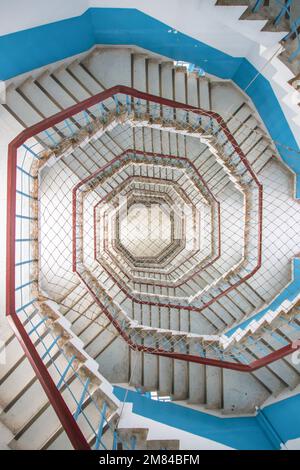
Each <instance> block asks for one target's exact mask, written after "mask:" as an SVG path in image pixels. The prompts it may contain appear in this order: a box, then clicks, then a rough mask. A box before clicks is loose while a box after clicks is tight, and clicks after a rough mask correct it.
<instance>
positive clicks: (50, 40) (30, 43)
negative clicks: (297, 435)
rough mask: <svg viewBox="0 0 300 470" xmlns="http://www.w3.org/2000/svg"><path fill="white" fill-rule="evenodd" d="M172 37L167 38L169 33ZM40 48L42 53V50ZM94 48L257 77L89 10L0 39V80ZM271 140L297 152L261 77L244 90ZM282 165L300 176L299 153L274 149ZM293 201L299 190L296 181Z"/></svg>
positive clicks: (140, 21)
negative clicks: (142, 52) (132, 48)
mask: <svg viewBox="0 0 300 470" xmlns="http://www.w3.org/2000/svg"><path fill="white" fill-rule="evenodd" d="M170 31H171V32H170ZM41 44H43V47H40V45H41ZM95 44H113V45H117V44H119V45H131V44H134V45H136V46H140V47H143V48H145V49H148V50H151V51H153V52H156V53H158V54H162V55H164V56H167V57H170V58H173V59H174V60H184V61H186V62H189V63H193V64H196V65H197V66H198V67H201V68H202V69H203V70H205V71H206V72H208V73H211V74H213V75H216V76H218V77H220V78H225V79H231V80H233V82H235V83H236V84H237V85H238V86H240V87H241V88H242V89H245V88H246V87H247V86H248V85H249V84H250V82H251V80H252V79H253V78H254V77H255V76H256V75H257V73H258V71H257V70H256V68H255V67H253V66H252V65H251V64H250V63H249V61H248V60H247V59H245V58H243V57H233V56H230V55H229V54H226V53H224V52H221V51H219V50H217V49H215V48H214V47H211V46H208V45H207V44H205V43H203V42H200V41H197V40H195V39H193V38H191V37H189V36H187V35H185V34H182V33H180V32H178V33H177V34H176V35H175V34H172V28H171V27H170V26H168V25H166V24H164V23H162V22H161V21H158V20H156V19H154V18H152V17H151V16H148V15H146V14H144V13H142V12H140V11H138V10H136V9H130V8H90V9H89V10H87V11H86V12H85V13H84V14H83V15H81V16H78V17H74V18H69V19H66V20H62V21H57V22H55V23H50V24H46V25H42V26H39V27H36V28H31V29H27V30H24V31H19V32H16V33H12V34H7V35H5V36H2V37H0V80H7V79H9V78H12V77H14V76H16V75H19V74H21V73H25V72H28V71H30V70H33V69H35V68H38V67H42V66H45V65H47V64H49V63H53V62H56V61H59V60H63V59H65V58H67V57H70V56H73V55H76V54H79V53H81V52H85V51H88V50H89V49H90V48H91V47H93V46H94V45H95ZM247 93H248V95H249V96H250V98H251V99H252V100H253V102H254V104H255V106H256V108H257V110H258V112H259V113H260V115H261V117H262V119H263V121H264V122H265V125H266V127H267V128H268V130H269V132H270V135H271V136H272V139H273V140H274V141H277V142H284V144H285V146H287V147H290V148H293V149H295V150H296V151H299V147H298V145H297V142H296V140H295V138H294V136H293V134H292V132H291V130H290V128H289V125H288V122H287V120H286V118H285V116H284V114H283V112H282V109H281V107H280V104H279V103H278V101H277V98H276V96H275V94H274V91H273V89H272V87H271V85H270V83H269V82H268V80H267V79H266V78H265V77H263V76H262V75H259V76H258V77H257V78H256V80H255V82H254V83H253V84H252V85H251V86H250V87H249V88H248V89H247ZM278 151H279V153H280V155H281V156H282V158H283V159H284V161H285V162H286V163H287V164H288V165H289V166H290V167H291V168H292V169H293V170H294V171H295V172H296V173H299V174H300V158H299V156H298V154H297V153H295V152H292V151H287V150H286V149H284V148H283V147H281V146H280V145H278ZM297 183H298V184H297V197H300V184H299V179H297Z"/></svg>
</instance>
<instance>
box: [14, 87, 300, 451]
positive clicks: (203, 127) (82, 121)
mask: <svg viewBox="0 0 300 470" xmlns="http://www.w3.org/2000/svg"><path fill="white" fill-rule="evenodd" d="M143 103H146V106H147V109H148V110H149V112H148V117H147V119H148V121H147V122H148V123H149V122H150V121H151V123H155V120H159V122H160V123H163V125H165V126H168V125H169V126H171V127H172V125H173V124H174V122H176V123H177V126H178V127H179V130H182V129H185V130H186V131H187V132H190V133H191V134H192V133H193V132H198V133H201V134H203V135H204V136H205V135H206V136H207V135H208V136H210V137H211V139H213V142H214V144H215V147H216V149H217V152H218V154H219V158H221V159H223V163H224V165H225V166H226V165H228V166H230V167H231V168H232V170H233V171H235V172H238V175H239V177H240V178H241V179H243V184H244V185H249V184H253V185H254V184H255V185H256V187H257V191H258V212H257V213H258V215H259V224H258V247H257V250H258V255H257V264H256V266H255V268H254V269H251V272H248V273H246V275H245V276H244V277H243V278H241V279H239V280H238V281H237V282H235V284H234V285H230V286H229V287H227V286H225V288H224V289H223V290H222V292H220V293H219V294H218V295H216V296H215V297H213V298H212V299H211V300H209V301H208V302H207V303H206V304H205V306H208V305H211V304H212V303H213V302H214V301H215V300H216V298H220V297H221V296H222V295H225V294H226V293H227V292H229V290H232V289H233V288H234V287H235V286H238V285H241V284H242V283H243V282H244V281H245V280H247V279H249V278H250V277H251V276H252V275H253V274H254V272H256V271H257V270H258V269H259V267H260V265H261V245H262V243H261V237H262V232H261V228H259V227H261V224H262V186H261V184H260V182H259V181H258V179H257V176H256V174H255V173H254V171H253V170H252V168H251V165H250V164H249V162H248V161H247V159H246V157H245V155H244V154H243V152H242V151H241V149H240V148H239V146H238V144H237V142H236V141H235V139H234V138H233V136H232V135H231V133H230V132H229V130H228V128H227V127H226V124H225V123H224V121H223V119H222V118H221V116H219V115H218V114H216V113H214V112H209V111H205V110H201V109H197V108H195V107H192V106H187V105H186V104H183V103H177V102H173V101H171V100H167V99H163V98H160V97H157V96H153V95H149V94H146V93H142V92H139V91H137V90H134V89H131V88H128V87H124V86H116V87H113V88H111V89H109V90H106V91H104V92H102V93H100V94H98V95H95V96H93V97H91V98H89V99H88V100H85V101H83V102H81V103H78V104H76V105H75V106H72V107H70V108H68V109H66V110H64V111H62V112H60V113H58V114H56V115H54V116H52V117H50V118H47V119H45V120H44V121H42V122H40V123H38V124H36V125H34V126H32V127H30V128H28V129H26V130H24V131H23V132H22V133H21V134H19V135H18V136H17V137H16V138H15V139H14V140H13V141H12V142H11V143H10V145H9V152H8V179H7V183H8V205H7V214H8V215H7V284H6V298H7V307H6V314H7V317H8V320H9V321H10V323H11V325H12V327H13V330H14V332H15V334H16V336H17V338H18V340H19V341H20V343H21V345H22V347H23V349H24V352H25V354H26V356H27V358H28V359H29V361H30V363H31V365H32V367H33V369H34V371H35V373H36V375H37V378H38V380H39V381H40V383H41V384H42V386H43V389H44V390H45V393H46V395H47V397H48V399H49V402H50V403H51V405H52V406H53V408H54V410H55V412H56V413H57V415H58V417H59V420H60V421H61V424H62V427H63V429H64V430H65V431H66V433H67V435H68V437H69V439H70V441H71V443H72V445H73V446H74V448H76V449H89V448H90V444H89V443H88V439H87V437H86V435H84V433H83V432H82V430H81V427H80V426H79V424H78V417H79V416H82V417H83V418H84V420H85V421H86V423H87V424H88V427H89V428H90V430H89V433H88V434H89V436H90V435H91V433H92V435H93V436H94V442H95V444H94V445H95V447H96V448H99V447H101V446H102V440H101V435H102V432H103V428H104V427H105V424H106V425H107V422H106V421H105V410H104V409H103V408H101V409H98V408H97V406H96V404H95V403H94V401H93V400H92V401H93V406H96V408H97V411H96V413H95V416H97V418H98V423H97V425H96V426H95V424H93V425H90V423H89V422H88V416H86V415H85V412H84V409H83V403H84V402H85V400H86V398H87V396H88V385H89V384H87V382H84V381H82V378H81V377H80V376H79V375H78V374H77V371H76V370H74V369H73V367H72V362H73V360H71V359H72V358H71V359H70V358H66V357H65V353H64V350H63V348H62V347H60V346H59V342H60V338H59V337H58V336H55V335H54V333H53V331H51V330H50V329H48V327H47V325H46V320H45V318H43V317H39V314H38V312H35V311H34V313H33V312H32V308H35V307H34V306H35V305H36V302H37V301H38V299H39V296H40V292H39V285H38V283H39V269H40V264H39V263H40V260H39V224H38V218H39V208H38V184H39V168H40V167H41V165H42V164H43V163H44V162H45V161H47V159H48V158H49V157H50V158H53V159H54V161H56V159H57V161H58V160H59V156H60V157H61V156H62V155H63V154H64V152H68V151H70V149H72V148H73V147H72V146H74V145H77V144H78V145H79V144H80V143H82V142H84V141H87V140H88V139H89V138H90V136H91V135H93V134H94V133H95V132H101V129H103V125H105V126H106V125H107V123H108V122H110V118H111V116H112V115H114V116H119V117H120V118H121V117H122V116H123V115H124V113H128V114H130V115H132V112H134V118H135V119H136V120H137V121H138V120H140V119H144V118H145V115H144V113H143V112H142V109H143ZM157 122H158V121H157ZM142 153H143V155H146V153H145V152H142ZM136 154H138V152H136ZM55 155H56V156H55ZM152 156H155V154H153V155H152ZM101 171H103V168H102V169H101ZM88 180H89V178H86V179H84V180H83V181H81V182H80V185H82V184H87V183H88ZM78 188H79V184H77V186H75V189H74V191H73V204H74V206H73V209H74V212H73V216H74V217H75V219H74V222H75V223H74V224H73V268H74V270H77V275H78V276H79V278H80V279H81V280H82V282H83V283H84V284H85V285H86V288H87V290H88V291H89V292H90V293H91V295H92V297H93V298H94V300H95V301H96V302H97V303H98V305H100V307H101V308H102V309H103V311H104V313H105V314H106V315H107V317H108V318H109V319H110V320H111V322H112V324H113V325H114V326H115V328H116V329H117V331H118V332H119V333H120V335H121V336H122V337H123V338H124V340H125V341H126V342H127V343H128V345H129V346H130V347H132V348H133V349H135V350H138V351H144V352H147V353H150V354H155V355H159V356H166V357H170V358H173V359H180V360H184V361H190V362H196V363H202V364H207V365H211V366H217V367H222V368H228V369H232V370H238V371H243V372H251V371H254V370H256V369H258V368H260V367H263V366H265V365H267V364H270V363H272V362H274V361H276V360H278V359H280V358H282V357H285V356H287V355H289V354H291V353H292V352H293V351H294V350H295V346H294V345H293V344H292V343H288V344H286V345H285V346H284V347H281V348H279V349H278V350H276V351H274V352H272V353H269V354H266V355H264V356H263V357H261V358H259V359H257V360H254V361H248V360H247V359H244V358H243V351H242V349H238V351H237V352H234V351H233V352H231V353H228V354H227V353H226V352H225V351H223V350H222V349H221V348H220V347H219V346H218V345H216V344H212V345H210V346H209V347H207V348H206V347H201V345H200V343H199V355H195V354H190V353H188V352H187V349H186V344H182V341H181V339H182V338H181V339H180V338H177V339H176V340H174V339H172V338H171V339H170V338H167V336H165V337H164V338H163V337H162V338H161V339H160V338H158V339H157V338H156V342H155V346H153V347H152V346H145V345H144V344H139V342H140V339H141V337H140V336H139V334H137V333H136V331H134V329H132V330H130V328H129V327H130V325H129V322H128V319H126V316H124V312H122V311H121V309H118V308H116V306H113V307H111V306H110V307H109V305H108V304H109V303H110V302H111V299H110V298H109V296H107V293H105V292H104V293H103V292H100V291H101V289H100V288H99V286H98V287H97V289H100V291H95V290H94V289H92V288H91V285H90V283H89V276H87V273H86V272H85V271H84V270H83V269H82V266H81V268H80V269H79V270H78V264H77V263H78V259H77V247H76V239H77V237H78V234H77V232H76V230H77V228H76V214H77V212H76V211H77V209H76V192H77V191H78ZM79 238H80V237H79ZM99 292H100V293H101V295H102V294H104V297H102V300H100V297H99ZM106 301H107V303H106ZM141 303H146V304H147V302H141ZM168 306H169V307H174V308H178V305H175V304H174V305H171V304H168ZM179 308H180V309H181V308H182V306H180V307H179ZM203 308H204V306H203V305H202V306H201V308H200V310H201V309H203ZM32 314H34V315H36V320H35V322H34V323H33V322H32V319H31V315H32ZM290 320H291V319H289V318H284V319H283V321H284V322H286V323H288V322H289V321H290ZM45 328H46V330H45ZM40 330H42V331H43V333H40ZM43 335H48V337H49V338H50V337H52V342H50V345H49V344H46V343H45V344H44V342H45V341H44V338H43ZM53 335H54V336H53ZM168 342H169V343H168ZM36 343H38V344H39V348H37V344H36ZM157 345H159V346H157ZM297 347H298V348H299V347H300V345H298V346H297ZM176 348H177V349H178V348H179V349H181V352H180V351H178V350H177V351H176V350H175V349H176ZM55 351H56V353H59V354H60V355H61V357H64V361H65V362H64V367H63V368H60V369H59V370H58V369H57V367H56V365H55V361H54V360H53V357H54V356H53V354H54V352H55ZM245 362H247V363H245ZM50 365H52V366H53V367H54V369H55V374H56V378H57V377H59V379H58V380H56V381H55V380H54V378H53V377H52V375H51V374H50V372H49V366H50ZM68 373H72V374H73V377H74V380H76V381H77V383H78V385H79V388H80V389H81V395H80V396H79V397H75V396H73V397H72V402H73V406H75V411H74V409H72V406H70V405H68V404H67V402H66V399H65V398H64V396H63V394H62V388H64V390H65V391H66V392H67V391H68V393H69V394H70V395H72V392H71V389H70V386H69V384H68V383H67V380H66V377H67V374H68ZM89 398H91V399H92V397H89ZM92 440H93V439H92ZM117 440H118V436H117V434H115V435H114V446H116V445H117ZM102 448H103V446H102Z"/></svg>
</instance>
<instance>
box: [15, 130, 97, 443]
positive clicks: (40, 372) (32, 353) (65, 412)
mask: <svg viewBox="0 0 300 470" xmlns="http://www.w3.org/2000/svg"><path fill="white" fill-rule="evenodd" d="M29 134H30V129H26V131H23V132H22V133H21V134H20V135H19V136H17V137H16V138H15V139H14V140H13V141H12V142H11V143H10V144H9V146H8V170H7V229H6V234H7V241H6V250H7V255H6V256H7V258H6V316H7V318H8V320H9V323H10V325H11V327H12V329H13V331H14V333H15V335H16V337H17V338H18V340H19V342H20V344H21V346H22V348H23V351H24V353H25V355H26V357H27V359H28V360H29V362H30V364H31V365H32V368H33V369H34V371H35V373H36V376H37V378H38V380H39V381H40V383H41V385H42V387H43V389H44V391H45V393H46V395H47V397H48V399H49V402H50V403H51V405H52V407H53V409H54V411H55V412H56V414H57V416H58V418H59V420H60V422H61V424H62V426H63V428H64V430H65V432H66V434H67V435H68V438H69V439H70V442H71V444H72V445H73V447H74V449H76V450H90V446H89V444H88V442H87V440H86V439H85V437H84V435H83V433H82V432H81V429H80V428H79V426H78V424H77V422H76V421H75V419H74V417H73V415H72V413H71V411H70V410H69V408H68V406H67V404H66V402H65V401H64V399H63V397H62V395H61V393H60V392H59V390H58V388H57V387H56V385H55V383H54V381H53V379H52V377H51V375H50V374H49V372H48V370H47V367H46V366H45V364H44V362H43V361H42V359H41V357H40V355H39V354H38V352H37V350H36V349H35V346H34V344H33V342H32V341H31V339H30V337H29V335H28V333H27V331H26V329H25V328H24V325H23V324H22V322H21V321H20V319H19V317H18V315H17V313H16V308H15V239H16V173H17V172H16V169H17V149H18V147H19V146H20V145H22V144H23V143H24V142H25V141H26V140H27V138H28V135H29Z"/></svg>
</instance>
